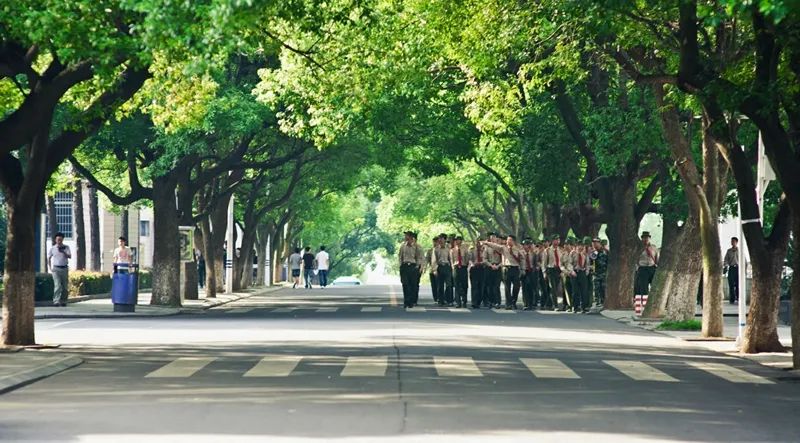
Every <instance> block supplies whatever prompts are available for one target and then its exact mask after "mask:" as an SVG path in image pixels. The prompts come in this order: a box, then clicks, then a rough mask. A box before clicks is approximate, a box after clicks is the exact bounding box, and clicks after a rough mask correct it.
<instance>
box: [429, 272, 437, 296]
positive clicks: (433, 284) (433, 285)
mask: <svg viewBox="0 0 800 443" xmlns="http://www.w3.org/2000/svg"><path fill="white" fill-rule="evenodd" d="M428 279H430V281H431V294H433V302H434V303H438V302H439V294H437V293H436V274H434V273H433V272H428Z"/></svg>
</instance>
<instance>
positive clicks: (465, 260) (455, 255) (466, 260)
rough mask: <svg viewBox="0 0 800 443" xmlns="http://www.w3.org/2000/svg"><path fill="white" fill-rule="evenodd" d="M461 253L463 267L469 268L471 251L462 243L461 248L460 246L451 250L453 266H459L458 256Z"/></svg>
mask: <svg viewBox="0 0 800 443" xmlns="http://www.w3.org/2000/svg"><path fill="white" fill-rule="evenodd" d="M459 252H460V253H461V266H467V264H468V263H469V249H467V247H466V246H465V245H464V244H463V243H462V244H461V247H460V248H459V247H458V246H456V247H454V248H452V249H450V263H452V264H453V267H454V268H455V267H456V266H458V265H459V263H458V262H459V260H458V254H459Z"/></svg>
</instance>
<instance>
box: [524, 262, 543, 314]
mask: <svg viewBox="0 0 800 443" xmlns="http://www.w3.org/2000/svg"><path fill="white" fill-rule="evenodd" d="M538 302H539V273H538V272H537V271H534V270H531V271H526V272H525V274H524V275H523V276H522V304H523V305H525V307H526V308H533V307H534V306H536V305H537V304H538Z"/></svg>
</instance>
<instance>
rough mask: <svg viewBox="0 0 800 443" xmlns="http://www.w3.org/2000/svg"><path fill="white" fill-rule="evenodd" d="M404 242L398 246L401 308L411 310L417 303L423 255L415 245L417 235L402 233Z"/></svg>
mask: <svg viewBox="0 0 800 443" xmlns="http://www.w3.org/2000/svg"><path fill="white" fill-rule="evenodd" d="M404 235H405V241H404V242H403V244H402V245H400V248H399V252H398V258H399V259H400V283H401V284H402V286H403V307H405V308H413V307H414V306H416V304H417V302H418V301H419V276H420V273H421V272H422V268H423V266H424V264H425V254H424V253H423V252H422V248H421V247H420V246H419V245H418V244H417V233H416V232H412V231H406V232H404Z"/></svg>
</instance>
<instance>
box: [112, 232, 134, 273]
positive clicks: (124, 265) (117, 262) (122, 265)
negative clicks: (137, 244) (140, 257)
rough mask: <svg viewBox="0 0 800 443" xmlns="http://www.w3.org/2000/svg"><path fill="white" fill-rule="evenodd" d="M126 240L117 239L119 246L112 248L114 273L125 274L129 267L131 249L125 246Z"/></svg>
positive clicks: (122, 238)
mask: <svg viewBox="0 0 800 443" xmlns="http://www.w3.org/2000/svg"><path fill="white" fill-rule="evenodd" d="M127 243H128V239H126V238H125V237H120V238H119V246H117V247H116V248H114V272H115V273H117V272H119V273H121V274H127V273H128V270H129V269H130V266H131V248H129V247H128V246H127Z"/></svg>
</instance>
